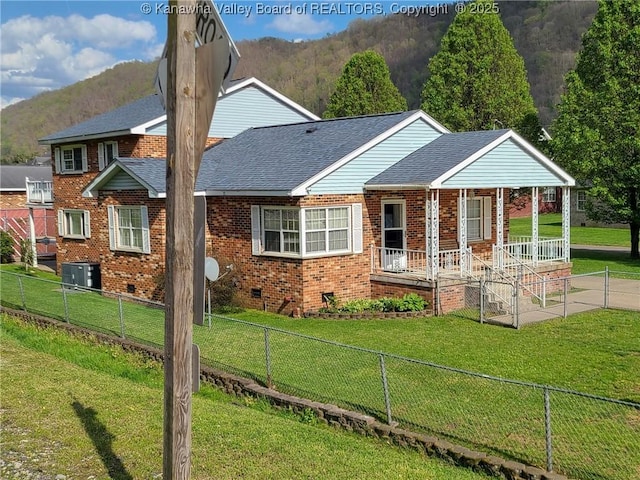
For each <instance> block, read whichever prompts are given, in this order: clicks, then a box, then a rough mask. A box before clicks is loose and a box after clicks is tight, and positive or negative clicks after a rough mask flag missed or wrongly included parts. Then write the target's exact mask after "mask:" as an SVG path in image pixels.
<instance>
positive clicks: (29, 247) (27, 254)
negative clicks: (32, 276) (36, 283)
mask: <svg viewBox="0 0 640 480" xmlns="http://www.w3.org/2000/svg"><path fill="white" fill-rule="evenodd" d="M20 261H21V262H22V263H24V268H25V270H29V267H33V264H34V258H33V243H31V240H29V239H27V238H23V239H22V240H20Z"/></svg>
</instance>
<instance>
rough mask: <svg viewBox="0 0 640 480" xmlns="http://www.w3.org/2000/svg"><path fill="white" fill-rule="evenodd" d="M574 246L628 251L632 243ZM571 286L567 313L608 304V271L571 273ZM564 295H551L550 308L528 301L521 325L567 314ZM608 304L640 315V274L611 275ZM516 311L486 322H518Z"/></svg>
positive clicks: (519, 317)
mask: <svg viewBox="0 0 640 480" xmlns="http://www.w3.org/2000/svg"><path fill="white" fill-rule="evenodd" d="M571 249H572V250H597V251H604V252H625V251H626V252H628V251H629V247H617V246H605V245H571ZM570 282H571V284H570V285H571V290H570V292H569V293H568V294H567V305H566V313H567V315H572V314H574V313H581V312H586V311H589V310H597V309H600V308H604V305H605V279H604V274H600V275H580V276H574V277H571V280H570ZM561 300H562V299H561V298H560V297H551V298H549V299H548V300H547V308H542V307H540V306H533V304H528V303H527V304H526V306H524V308H520V311H519V315H518V326H523V325H529V324H532V323H538V322H543V321H545V320H551V319H553V318H558V317H563V316H564V313H565V305H564V303H557V302H558V301H561ZM606 301H607V306H608V308H619V309H623V310H634V311H637V312H638V319H640V275H638V278H637V280H630V279H621V278H611V277H609V286H608V296H607V299H606ZM513 322H514V318H513V316H512V315H510V314H509V315H500V316H497V317H491V318H488V319H487V320H486V323H490V324H496V325H502V326H515V325H513Z"/></svg>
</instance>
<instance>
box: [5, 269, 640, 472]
mask: <svg viewBox="0 0 640 480" xmlns="http://www.w3.org/2000/svg"><path fill="white" fill-rule="evenodd" d="M0 280H1V287H2V290H1V292H2V295H1V300H2V304H3V305H5V306H7V307H13V308H18V309H23V310H26V311H29V312H31V313H35V314H40V315H44V316H47V317H52V318H56V319H59V320H62V321H66V322H69V323H72V324H75V325H79V326H82V327H85V328H90V329H93V330H96V331H100V332H103V333H109V334H111V335H114V336H118V337H122V338H128V339H132V340H135V341H138V342H141V343H144V344H148V345H153V346H158V347H162V345H163V340H164V310H163V306H162V305H161V304H158V303H152V302H147V301H141V300H140V299H136V298H133V297H129V296H126V295H113V296H108V295H107V294H105V292H97V291H91V290H89V289H76V288H73V287H69V286H64V285H61V284H59V283H55V282H48V281H45V280H40V279H36V278H33V277H28V276H20V275H14V274H8V273H6V272H3V273H1V274H0ZM459 286H460V285H457V287H459ZM481 291H482V290H481V289H480V290H479V292H481ZM469 295H473V293H472V292H470V293H469ZM478 295H480V293H478ZM477 300H478V302H479V303H482V302H481V299H480V298H478V299H477ZM470 310H471V309H470ZM485 310H486V309H485ZM474 311H476V312H479V311H480V307H478V308H477V310H474ZM476 318H477V317H476ZM193 329H194V330H193V338H194V343H197V344H198V345H199V347H200V352H201V357H202V358H201V361H202V363H204V364H207V365H209V366H212V367H214V368H218V369H220V370H224V371H227V372H230V373H234V374H238V375H242V376H245V377H248V378H252V379H254V380H256V381H258V382H260V383H263V384H264V385H266V386H268V387H270V388H273V389H276V390H277V391H280V392H283V393H288V394H292V395H296V396H300V397H304V398H308V399H310V400H314V401H319V402H324V403H330V404H334V405H337V406H339V407H342V408H347V409H350V410H355V411H359V412H362V413H366V414H369V415H372V416H374V417H376V418H378V419H379V420H380V421H382V422H386V423H388V424H390V425H399V426H402V427H404V428H407V429H409V430H413V431H417V432H422V433H426V434H429V435H433V436H437V437H439V438H442V439H446V440H449V441H450V442H452V443H456V444H459V445H464V446H467V447H469V448H472V449H475V450H481V451H485V452H489V453H491V454H494V455H497V456H500V457H503V458H508V459H513V460H516V461H520V462H522V463H526V464H530V465H535V466H538V467H540V468H543V469H546V470H548V471H554V472H558V473H562V474H565V475H567V476H569V477H571V478H584V479H594V480H596V479H597V480H604V479H611V480H632V479H640V404H638V403H635V402H632V401H622V400H615V399H610V398H603V397H599V396H594V395H588V394H583V393H579V392H574V391H569V390H563V389H559V388H555V387H550V386H545V385H538V384H533V383H526V382H519V381H515V380H508V379H503V378H497V377H493V376H488V375H482V374H478V373H474V372H469V371H464V370H460V369H455V368H449V367H446V366H442V365H436V364H433V363H429V362H424V361H419V360H415V359H411V358H406V357H402V356H397V355H391V354H387V353H384V352H378V351H374V350H368V349H363V348H357V347H353V346H349V345H344V344H340V343H336V342H332V341H327V340H321V339H317V338H313V337H309V336H306V335H302V334H297V333H292V332H287V331H284V330H281V329H277V328H271V327H266V326H264V325H258V324H254V323H249V322H244V321H240V320H237V319H233V318H229V317H225V316H219V315H209V316H207V317H206V318H205V324H204V325H203V326H197V325H194V327H193Z"/></svg>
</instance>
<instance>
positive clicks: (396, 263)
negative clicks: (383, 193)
mask: <svg viewBox="0 0 640 480" xmlns="http://www.w3.org/2000/svg"><path fill="white" fill-rule="evenodd" d="M405 212H406V208H405V201H404V200H401V199H397V200H383V201H382V265H383V267H384V269H385V270H390V271H399V270H404V269H406V268H407V254H406V252H405V248H406V243H405V229H406V217H405V215H406V214H405Z"/></svg>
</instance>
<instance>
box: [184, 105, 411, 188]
mask: <svg viewBox="0 0 640 480" xmlns="http://www.w3.org/2000/svg"><path fill="white" fill-rule="evenodd" d="M414 113H415V111H412V112H398V113H390V114H384V115H370V116H361V117H350V118H338V119H330V120H318V121H312V122H303V123H295V124H289V125H281V126H271V127H260V128H252V129H249V130H246V131H244V132H243V133H241V134H240V135H237V136H236V137H234V138H232V139H229V140H225V141H224V142H222V143H221V144H219V145H216V146H214V147H213V148H211V149H210V150H208V151H207V152H205V154H204V157H203V161H202V165H201V167H200V172H199V175H198V180H197V182H196V191H222V190H224V191H241V190H251V191H290V190H291V189H293V188H295V187H297V186H299V185H300V184H302V183H304V182H305V181H307V180H308V179H309V178H311V177H312V176H313V175H315V174H317V173H319V172H321V171H322V170H324V169H325V168H327V167H329V166H330V165H332V164H334V163H335V162H337V161H338V160H340V159H341V158H343V157H345V156H346V155H348V154H350V153H352V152H353V151H354V150H356V149H357V148H359V147H361V146H362V145H364V144H366V143H367V142H369V141H370V140H372V139H374V138H375V137H377V136H378V135H381V134H382V133H384V132H386V131H387V130H389V129H390V128H392V127H393V126H395V125H397V124H398V123H399V122H401V121H402V120H404V119H406V118H408V117H410V116H411V115H413V114H414Z"/></svg>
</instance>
